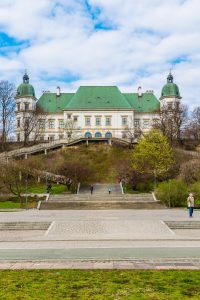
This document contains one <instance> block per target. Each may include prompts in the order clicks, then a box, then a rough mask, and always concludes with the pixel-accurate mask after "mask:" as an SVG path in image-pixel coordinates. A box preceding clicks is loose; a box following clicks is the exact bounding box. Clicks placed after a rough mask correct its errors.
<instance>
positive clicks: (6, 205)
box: [0, 201, 20, 209]
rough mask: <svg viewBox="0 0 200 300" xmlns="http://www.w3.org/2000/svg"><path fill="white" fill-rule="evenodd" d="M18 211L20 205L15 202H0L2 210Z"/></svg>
mask: <svg viewBox="0 0 200 300" xmlns="http://www.w3.org/2000/svg"><path fill="white" fill-rule="evenodd" d="M14 208H16V209H18V208H20V204H19V203H16V202H13V201H0V209H14Z"/></svg>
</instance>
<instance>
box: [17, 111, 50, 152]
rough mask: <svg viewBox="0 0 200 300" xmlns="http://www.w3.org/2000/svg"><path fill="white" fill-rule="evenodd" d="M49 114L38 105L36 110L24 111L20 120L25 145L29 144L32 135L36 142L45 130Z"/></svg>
mask: <svg viewBox="0 0 200 300" xmlns="http://www.w3.org/2000/svg"><path fill="white" fill-rule="evenodd" d="M46 118H47V115H46V114H45V113H44V112H43V110H42V109H41V108H38V107H36V109H35V110H34V111H29V110H27V111H24V112H23V116H22V118H21V120H20V130H21V131H22V132H23V135H24V137H23V142H24V146H26V145H27V142H28V141H29V137H30V135H32V140H33V141H34V142H35V141H36V140H37V138H38V136H39V135H40V133H41V132H42V131H43V130H44V129H43V127H45V123H46Z"/></svg>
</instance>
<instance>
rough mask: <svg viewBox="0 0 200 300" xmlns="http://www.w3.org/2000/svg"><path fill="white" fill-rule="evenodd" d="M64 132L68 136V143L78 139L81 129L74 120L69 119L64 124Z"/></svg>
mask: <svg viewBox="0 0 200 300" xmlns="http://www.w3.org/2000/svg"><path fill="white" fill-rule="evenodd" d="M64 131H65V133H66V136H67V140H68V142H70V141H71V140H73V139H75V138H77V137H78V135H79V132H80V128H79V127H77V125H76V122H75V121H74V120H72V119H69V120H67V121H66V122H65V124H64Z"/></svg>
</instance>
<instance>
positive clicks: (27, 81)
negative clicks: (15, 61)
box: [23, 69, 29, 83]
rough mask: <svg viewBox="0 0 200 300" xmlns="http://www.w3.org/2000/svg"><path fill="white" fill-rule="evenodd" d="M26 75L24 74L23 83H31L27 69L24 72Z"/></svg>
mask: <svg viewBox="0 0 200 300" xmlns="http://www.w3.org/2000/svg"><path fill="white" fill-rule="evenodd" d="M24 73H25V74H24V76H23V83H29V77H28V74H27V70H26V69H25V72H24Z"/></svg>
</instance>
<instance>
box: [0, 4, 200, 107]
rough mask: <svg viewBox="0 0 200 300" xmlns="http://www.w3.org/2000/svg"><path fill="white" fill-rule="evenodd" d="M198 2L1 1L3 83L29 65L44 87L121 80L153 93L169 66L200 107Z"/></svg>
mask: <svg viewBox="0 0 200 300" xmlns="http://www.w3.org/2000/svg"><path fill="white" fill-rule="evenodd" d="M199 11H200V1H199V0H186V1H183V0H182V1H181V0H168V1H165V0H151V1H149V0H140V1H136V0H135V1H134V0H40V1H36V0H28V1H27V0H1V1H0V80H5V79H6V80H9V81H11V82H14V83H15V84H16V86H17V85H18V84H19V83H20V82H21V81H22V76H23V73H24V70H25V69H27V70H28V74H29V76H30V80H31V83H32V84H33V85H34V87H35V90H36V94H37V96H38V97H39V96H40V95H41V93H42V91H44V90H51V91H55V90H56V86H57V85H59V86H61V91H70V92H71V91H75V90H76V89H77V87H78V86H80V85H118V86H119V88H120V89H121V91H124V92H131V91H133V92H135V91H137V88H138V86H142V88H143V90H144V91H146V90H154V92H155V94H156V96H157V97H159V95H160V91H161V88H162V86H163V85H164V84H165V82H166V77H167V75H168V72H169V69H172V73H173V75H174V81H175V82H176V83H177V84H178V86H179V88H180V92H181V95H182V97H183V102H184V103H185V104H187V105H188V106H189V107H190V108H191V109H192V108H193V107H194V106H197V105H200V102H199V95H200V87H199V82H198V81H199V78H200V53H199V49H200V29H199V28H200V18H199Z"/></svg>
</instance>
